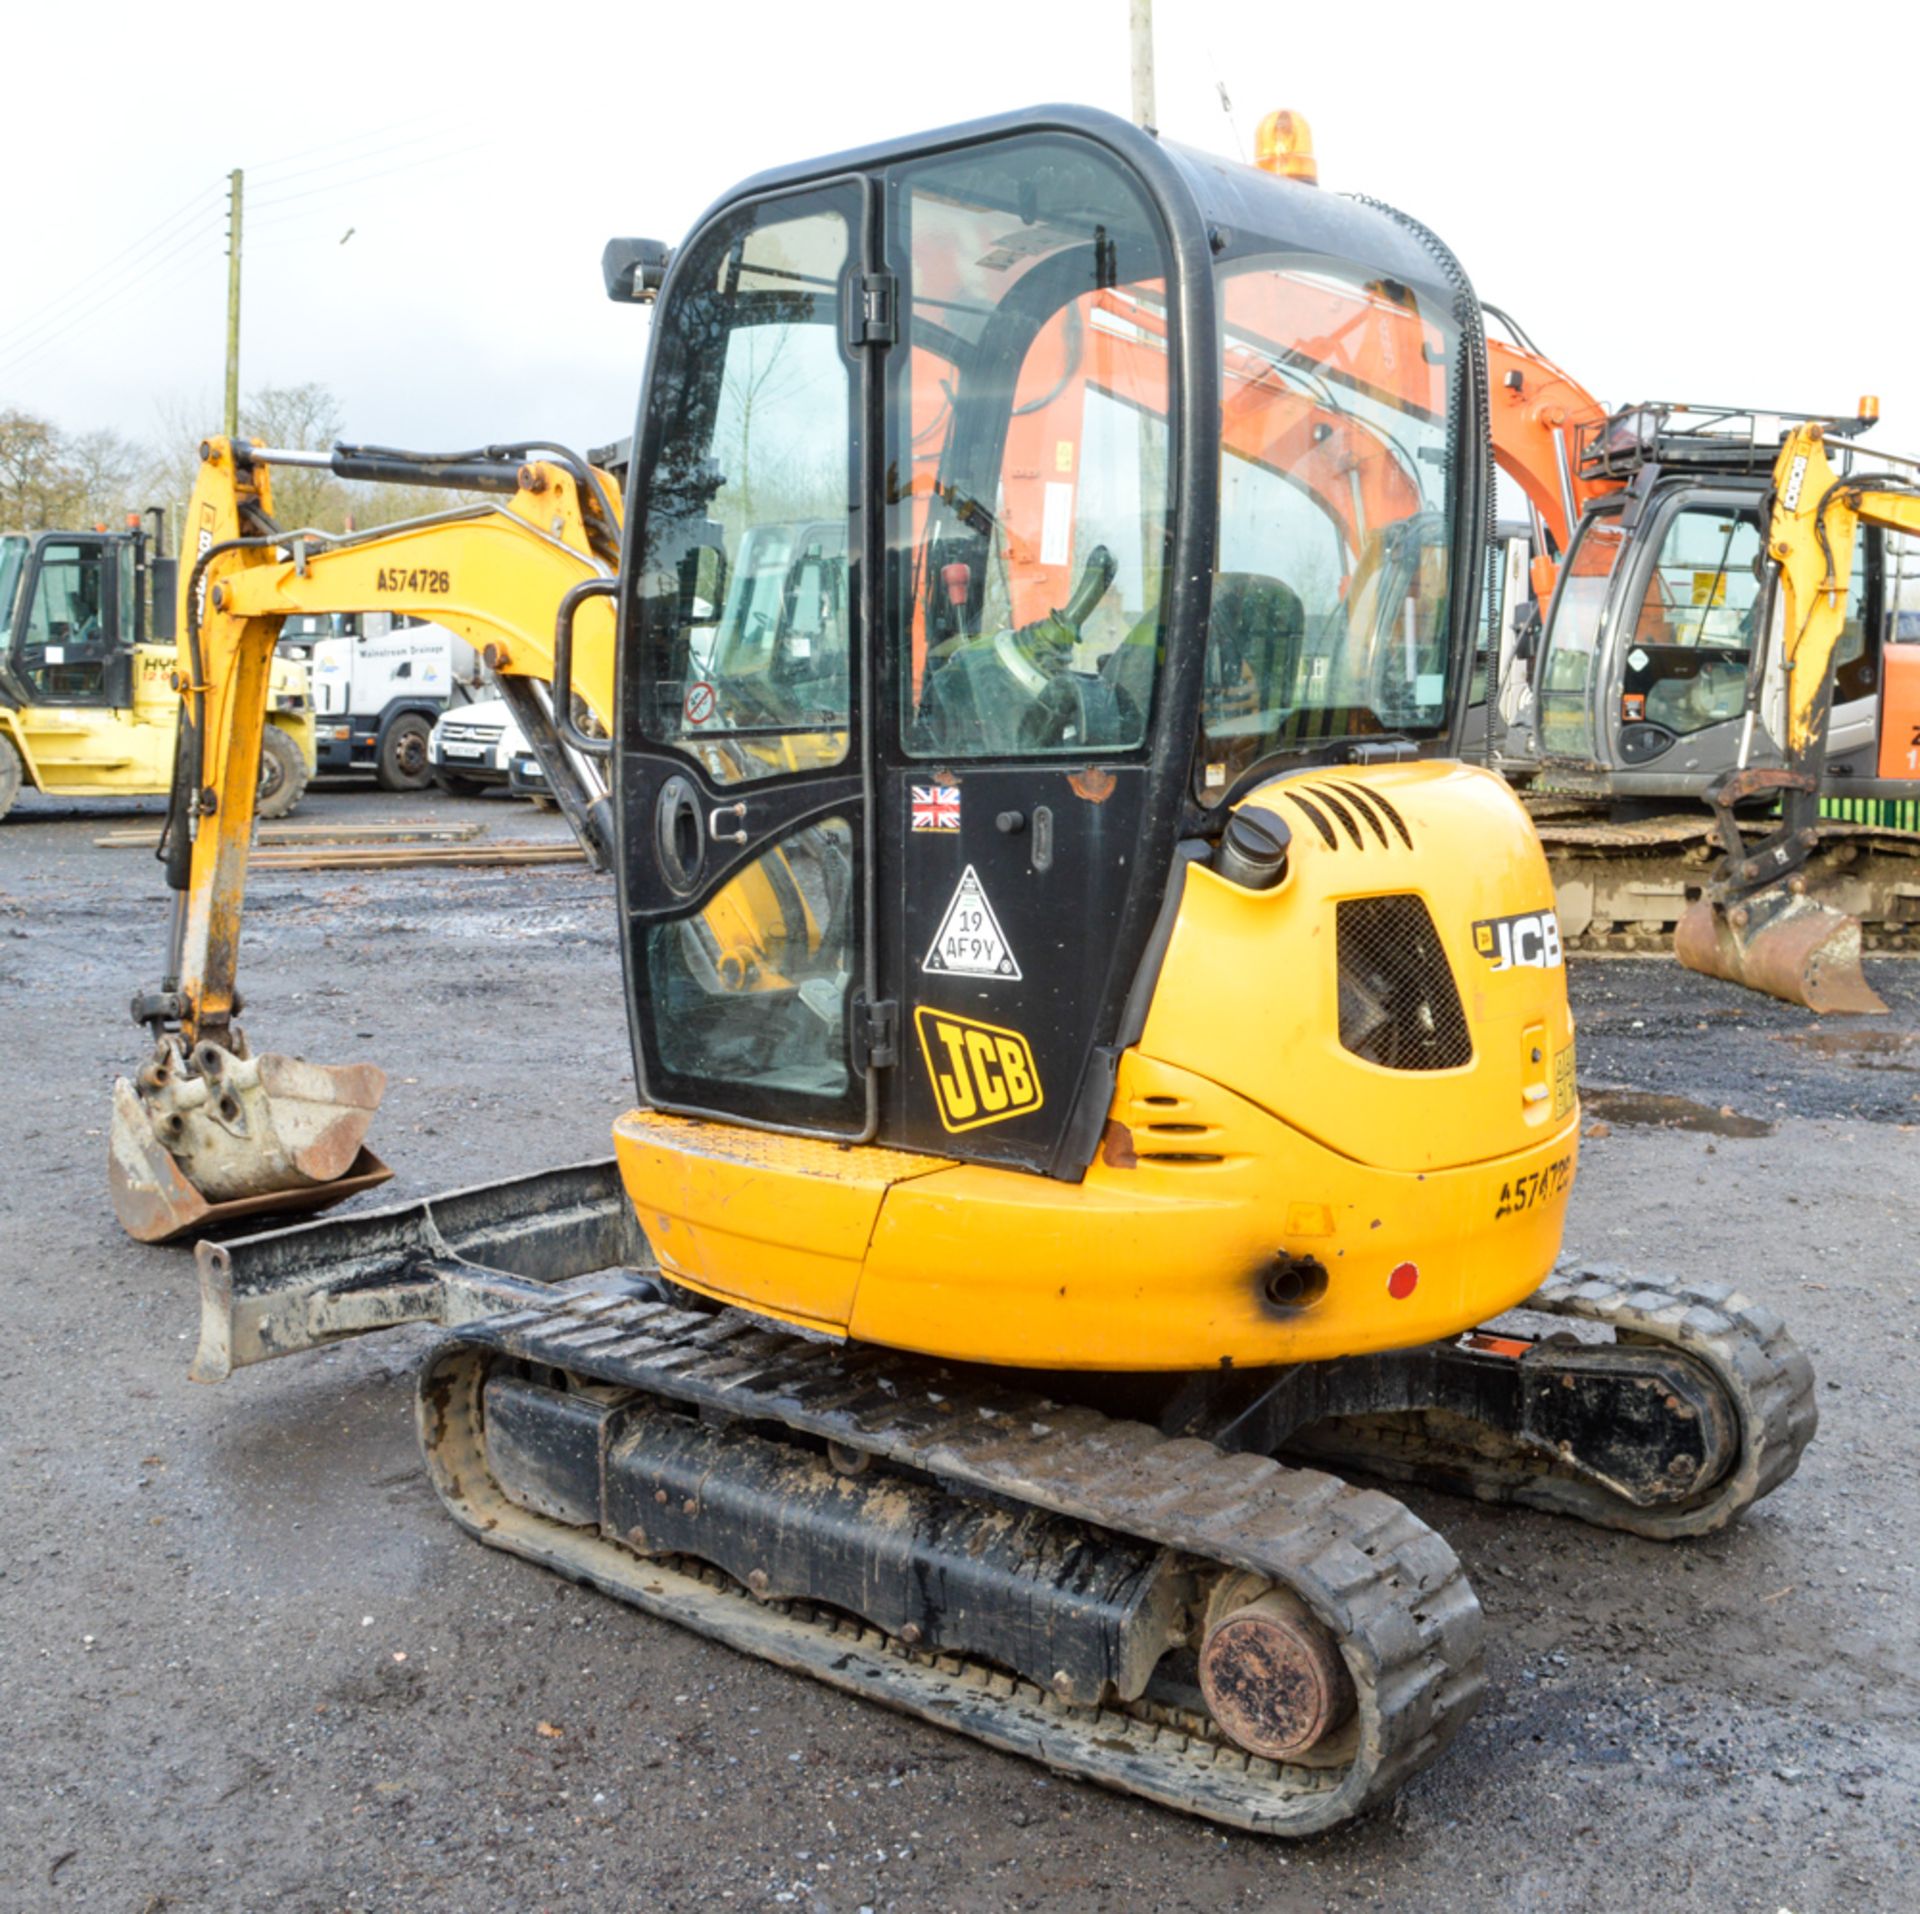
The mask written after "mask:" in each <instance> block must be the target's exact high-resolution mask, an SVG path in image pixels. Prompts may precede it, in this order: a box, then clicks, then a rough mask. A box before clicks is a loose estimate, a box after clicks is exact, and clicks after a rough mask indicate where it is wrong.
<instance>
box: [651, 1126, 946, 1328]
mask: <svg viewBox="0 0 1920 1914" xmlns="http://www.w3.org/2000/svg"><path fill="white" fill-rule="evenodd" d="M613 1146H614V1151H615V1154H616V1155H617V1156H618V1157H619V1159H620V1174H621V1177H622V1179H623V1181H624V1182H625V1183H626V1186H627V1189H628V1191H629V1192H630V1193H631V1194H632V1195H633V1198H634V1202H635V1204H636V1206H637V1208H638V1211H639V1216H640V1221H641V1225H642V1227H643V1228H644V1229H645V1230H646V1232H647V1240H648V1242H650V1243H651V1244H652V1245H653V1250H654V1254H655V1255H656V1256H658V1257H659V1258H660V1261H661V1263H662V1265H663V1266H664V1267H665V1268H667V1269H669V1270H671V1271H672V1272H673V1273H674V1274H675V1275H676V1276H678V1277H679V1278H681V1280H683V1281H684V1282H686V1283H687V1284H688V1285H689V1286H690V1287H691V1288H695V1289H698V1290H701V1291H702V1292H703V1293H705V1294H706V1295H709V1296H718V1297H720V1298H722V1299H723V1300H725V1301H727V1302H742V1303H746V1304H747V1305H748V1306H749V1307H751V1308H754V1309H757V1310H759V1311H760V1312H761V1313H762V1314H763V1315H769V1316H777V1317H779V1318H780V1319H781V1320H782V1321H783V1322H797V1323H804V1324H806V1325H808V1326H809V1327H812V1328H816V1329H828V1330H833V1331H836V1332H840V1331H844V1330H845V1328H846V1326H847V1318H848V1315H849V1313H850V1312H851V1310H852V1307H853V1296H854V1291H855V1289H856V1288H857V1287H858V1285H859V1282H860V1271H861V1267H862V1265H863V1263H864V1262H865V1259H866V1254H867V1245H868V1243H869V1241H870V1240H871V1239H872V1236H873V1226H874V1221H875V1219H876V1217H877V1216H878V1215H879V1213H880V1205H881V1203H882V1202H883V1201H884V1200H885V1198H886V1196H887V1193H888V1191H889V1190H890V1189H892V1188H893V1187H894V1185H895V1184H897V1183H900V1182H903V1181H906V1180H908V1179H910V1178H914V1177H921V1176H926V1175H928V1174H929V1173H930V1172H932V1171H935V1170H943V1169H947V1168H949V1167H950V1166H949V1165H948V1164H947V1162H946V1160H945V1159H944V1158H942V1157H937V1156H915V1155H913V1154H911V1153H910V1152H908V1151H905V1150H884V1149H876V1148H873V1147H871V1146H856V1147H853V1148H848V1147H846V1146H844V1145H842V1144H838V1143H824V1142H821V1141H820V1140H818V1139H817V1138H813V1137H799V1136H777V1135H774V1134H772V1133H771V1132H768V1131H764V1130H747V1129H742V1128H740V1127H739V1126H738V1125H736V1124H725V1123H701V1122H696V1121H694V1120H693V1119H691V1118H688V1117H675V1116H662V1115H660V1114H659V1113H658V1112H656V1111H653V1110H630V1111H629V1112H628V1113H627V1114H626V1115H625V1116H623V1117H622V1118H621V1119H620V1120H619V1122H617V1123H616V1124H615V1125H614V1126H613Z"/></svg>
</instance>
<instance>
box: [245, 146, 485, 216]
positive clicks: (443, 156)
mask: <svg viewBox="0 0 1920 1914" xmlns="http://www.w3.org/2000/svg"><path fill="white" fill-rule="evenodd" d="M490 144H491V142H490V141H488V140H472V141H470V142H469V143H468V144H467V145H465V146H455V147H452V148H450V149H449V150H448V151H446V152H444V153H429V154H427V155H425V156H424V157H422V158H420V159H416V160H402V161H401V162H400V163H399V164H398V165H397V166H382V167H378V168H376V169H375V170H374V171H373V172H371V173H361V174H359V175H357V176H356V177H355V178H353V179H340V180H329V181H327V182H326V183H325V184H324V185H320V186H307V187H303V188H302V189H301V190H300V191H299V192H297V193H282V194H280V195H279V196H278V197H277V198H273V199H263V200H261V201H259V202H258V206H259V210H260V211H262V212H270V211H271V210H272V209H273V208H274V207H276V206H287V205H290V204H292V202H293V201H295V200H297V199H311V198H313V196H314V195H315V194H316V193H337V192H345V191H347V190H348V189H349V188H350V187H354V186H365V185H368V184H370V183H371V182H373V181H375V180H382V179H391V178H392V177H393V176H394V175H395V174H396V173H411V172H417V171H418V170H419V169H420V168H421V167H423V166H435V165H438V164H439V163H440V162H441V161H443V160H450V159H460V158H462V157H463V156H464V155H466V154H468V153H477V152H479V151H480V150H481V148H482V147H485V146H488V145H490Z"/></svg>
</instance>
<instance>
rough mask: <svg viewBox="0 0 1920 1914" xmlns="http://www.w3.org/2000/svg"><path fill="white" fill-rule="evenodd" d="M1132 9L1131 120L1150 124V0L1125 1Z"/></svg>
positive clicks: (1151, 32) (1151, 93)
mask: <svg viewBox="0 0 1920 1914" xmlns="http://www.w3.org/2000/svg"><path fill="white" fill-rule="evenodd" d="M1128 4H1129V6H1130V7H1131V9H1132V14H1133V21H1132V34H1131V40H1132V45H1133V123H1134V125H1135V126H1147V127H1150V126H1152V125H1153V0H1128Z"/></svg>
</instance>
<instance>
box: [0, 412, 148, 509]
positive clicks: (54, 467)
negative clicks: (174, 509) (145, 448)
mask: <svg viewBox="0 0 1920 1914" xmlns="http://www.w3.org/2000/svg"><path fill="white" fill-rule="evenodd" d="M139 463H140V458H139V452H138V449H137V448H136V447H135V446H133V445H132V444H130V443H129V442H128V441H127V440H126V439H123V438H122V437H121V436H120V434H119V433H117V432H113V431H106V430H103V431H98V432H82V433H78V434H74V435H69V434H67V433H64V432H62V431H61V430H60V429H59V427H58V426H56V425H55V424H54V423H53V422H52V420H50V419H43V418H40V417H39V416H37V415H36V414H34V413H32V412H23V411H20V410H18V409H17V408H16V409H9V410H5V411H0V529H5V530H9V531H37V530H43V529H53V528H78V527H81V526H87V525H114V526H117V525H119V524H120V523H121V522H122V521H123V520H124V518H125V516H126V514H127V512H128V511H130V510H134V509H137V506H138V501H137V499H136V497H135V492H136V485H135V478H136V474H137V472H138V469H139Z"/></svg>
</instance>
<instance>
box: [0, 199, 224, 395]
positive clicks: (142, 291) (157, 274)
mask: <svg viewBox="0 0 1920 1914" xmlns="http://www.w3.org/2000/svg"><path fill="white" fill-rule="evenodd" d="M211 237H212V235H211V234H206V233H199V234H195V235H194V236H193V237H192V238H191V239H187V240H183V241H182V242H181V245H180V246H178V247H175V248H173V249H172V250H171V251H169V252H167V253H164V254H162V255H161V257H160V258H159V259H156V260H155V261H153V263H152V265H151V266H150V267H149V269H148V271H147V272H146V273H145V274H144V275H143V276H142V277H141V278H140V279H138V280H137V281H133V282H131V283H129V284H127V285H124V286H122V287H120V288H119V290H118V291H117V292H110V293H108V294H106V295H105V297H103V298H101V299H98V300H95V301H94V302H93V303H92V304H91V305H90V306H86V307H83V308H82V309H81V310H80V311H79V312H77V313H75V314H73V315H72V316H71V317H70V318H69V319H68V320H66V321H65V322H64V323H62V324H60V325H59V326H57V327H55V329H54V330H53V331H52V332H51V333H49V334H47V335H46V336H45V337H43V338H41V339H40V340H39V341H38V342H37V343H34V344H30V345H25V346H22V347H21V348H20V349H18V350H17V351H15V352H14V353H12V354H11V355H10V356H8V357H7V358H5V359H0V377H6V378H16V377H18V375H19V374H20V372H21V371H22V370H24V369H25V368H26V367H27V366H29V365H31V364H33V363H34V362H35V361H37V360H39V359H41V358H43V357H44V356H45V355H46V354H47V353H50V352H57V351H58V349H59V348H60V347H62V346H64V345H66V344H68V343H69V342H71V341H72V340H73V339H75V338H76V337H77V336H78V335H80V334H82V333H84V332H87V331H90V330H91V329H92V327H93V326H94V325H95V324H96V323H97V322H98V321H99V320H101V319H103V318H105V317H107V316H108V315H109V314H110V313H114V312H117V311H118V310H119V309H120V308H121V307H122V306H124V305H126V304H127V302H128V301H129V300H132V299H137V298H145V297H151V295H152V294H154V293H155V292H158V291H160V290H161V289H162V288H163V287H166V286H170V285H172V284H174V283H175V282H177V281H178V280H179V279H180V277H181V276H182V274H183V273H186V272H189V271H192V270H193V269H195V268H196V267H198V266H200V265H202V264H203V263H205V262H206V261H208V260H211V259H217V258H219V257H220V256H221V252H222V251H223V250H224V248H219V247H216V248H215V249H214V250H213V251H212V252H209V251H207V250H206V243H207V240H208V239H209V238H211ZM169 261H171V262H173V269H172V271H170V272H165V271H162V270H161V269H162V268H163V267H164V266H166V265H167V264H168V262H169Z"/></svg>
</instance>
